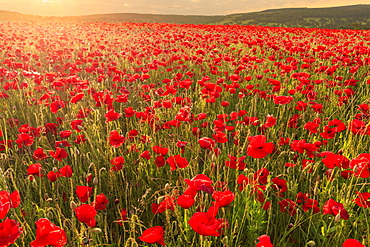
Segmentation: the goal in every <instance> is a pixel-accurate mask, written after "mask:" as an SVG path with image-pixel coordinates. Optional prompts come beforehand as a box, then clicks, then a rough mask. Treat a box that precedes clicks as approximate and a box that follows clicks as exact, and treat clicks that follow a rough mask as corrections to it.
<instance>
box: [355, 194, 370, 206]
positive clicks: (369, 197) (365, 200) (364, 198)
mask: <svg viewBox="0 0 370 247" xmlns="http://www.w3.org/2000/svg"><path fill="white" fill-rule="evenodd" d="M356 193H357V196H358V197H357V198H356V199H353V200H352V201H354V202H355V203H356V204H357V205H358V206H359V207H362V208H369V207H370V193H369V192H363V193H360V192H358V191H357V192H356Z"/></svg>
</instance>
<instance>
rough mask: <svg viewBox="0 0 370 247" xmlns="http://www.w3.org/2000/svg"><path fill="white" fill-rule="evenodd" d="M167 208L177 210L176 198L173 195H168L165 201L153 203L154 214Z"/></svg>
mask: <svg viewBox="0 0 370 247" xmlns="http://www.w3.org/2000/svg"><path fill="white" fill-rule="evenodd" d="M167 209H169V210H171V211H175V198H173V197H171V196H166V197H165V198H164V200H163V201H161V202H160V203H159V204H157V203H152V212H153V214H161V213H163V212H165V211H166V210H167Z"/></svg>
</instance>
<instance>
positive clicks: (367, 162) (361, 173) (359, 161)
mask: <svg viewBox="0 0 370 247" xmlns="http://www.w3.org/2000/svg"><path fill="white" fill-rule="evenodd" d="M349 167H350V168H351V169H352V170H353V171H354V176H355V177H361V178H368V177H369V176H370V170H369V169H370V153H362V154H360V155H359V156H357V158H354V159H352V160H351V162H350V163H349Z"/></svg>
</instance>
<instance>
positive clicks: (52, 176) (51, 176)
mask: <svg viewBox="0 0 370 247" xmlns="http://www.w3.org/2000/svg"><path fill="white" fill-rule="evenodd" d="M46 176H47V177H48V179H49V181H50V182H55V181H57V179H58V177H59V174H58V173H55V172H54V171H50V172H48V174H47V175H46Z"/></svg>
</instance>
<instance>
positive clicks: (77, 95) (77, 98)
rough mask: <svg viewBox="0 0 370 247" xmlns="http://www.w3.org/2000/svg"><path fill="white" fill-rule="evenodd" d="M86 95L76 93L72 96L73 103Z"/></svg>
mask: <svg viewBox="0 0 370 247" xmlns="http://www.w3.org/2000/svg"><path fill="white" fill-rule="evenodd" d="M84 96H85V95H84V94H83V93H79V94H76V95H75V96H73V97H72V98H71V101H70V102H71V103H72V104H76V103H77V102H78V101H80V100H82V98H83V97H84Z"/></svg>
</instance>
